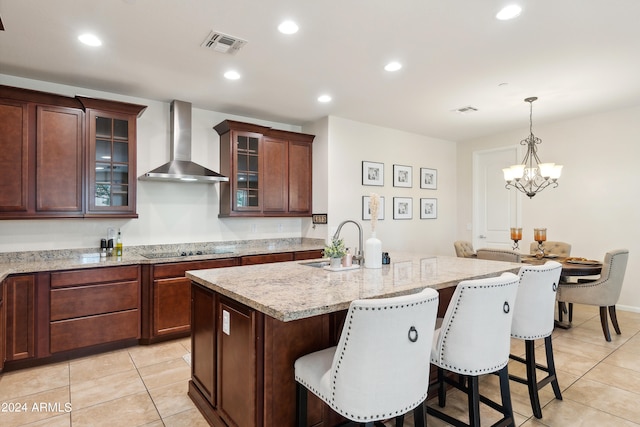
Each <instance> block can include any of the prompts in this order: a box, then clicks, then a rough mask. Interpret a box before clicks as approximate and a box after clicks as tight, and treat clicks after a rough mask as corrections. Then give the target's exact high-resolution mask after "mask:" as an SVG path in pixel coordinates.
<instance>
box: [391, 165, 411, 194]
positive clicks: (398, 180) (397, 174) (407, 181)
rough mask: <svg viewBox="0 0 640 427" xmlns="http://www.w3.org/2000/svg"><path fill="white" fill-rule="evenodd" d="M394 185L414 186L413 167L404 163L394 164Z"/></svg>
mask: <svg viewBox="0 0 640 427" xmlns="http://www.w3.org/2000/svg"><path fill="white" fill-rule="evenodd" d="M393 186H394V187H405V188H411V187H413V167H412V166H404V165H393Z"/></svg>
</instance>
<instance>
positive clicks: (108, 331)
mask: <svg viewBox="0 0 640 427" xmlns="http://www.w3.org/2000/svg"><path fill="white" fill-rule="evenodd" d="M140 288H141V286H140V266H137V265H135V266H123V267H105V268H93V269H82V270H70V271H62V272H55V273H51V290H50V304H51V312H50V315H49V321H50V343H49V345H50V351H51V353H58V352H62V351H69V350H75V349H79V348H85V347H90V346H94V345H98V344H106V343H111V342H116V341H123V340H128V339H137V338H140V313H141V310H140V298H141V297H140Z"/></svg>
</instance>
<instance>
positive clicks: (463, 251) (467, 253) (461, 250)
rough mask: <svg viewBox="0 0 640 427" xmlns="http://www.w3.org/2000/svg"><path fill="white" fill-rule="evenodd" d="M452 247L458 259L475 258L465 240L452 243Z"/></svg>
mask: <svg viewBox="0 0 640 427" xmlns="http://www.w3.org/2000/svg"><path fill="white" fill-rule="evenodd" d="M453 247H454V248H455V250H456V256H457V257H458V258H474V257H475V256H476V252H475V251H474V250H473V245H472V244H471V242H467V241H466V240H456V241H455V242H453Z"/></svg>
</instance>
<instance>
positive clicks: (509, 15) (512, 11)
mask: <svg viewBox="0 0 640 427" xmlns="http://www.w3.org/2000/svg"><path fill="white" fill-rule="evenodd" d="M520 12H522V8H521V7H520V6H518V5H517V4H510V5H509V6H505V7H503V8H502V9H501V10H500V12H498V13H497V14H496V18H497V19H499V20H501V21H506V20H508V19H513V18H515V17H516V16H519V15H520Z"/></svg>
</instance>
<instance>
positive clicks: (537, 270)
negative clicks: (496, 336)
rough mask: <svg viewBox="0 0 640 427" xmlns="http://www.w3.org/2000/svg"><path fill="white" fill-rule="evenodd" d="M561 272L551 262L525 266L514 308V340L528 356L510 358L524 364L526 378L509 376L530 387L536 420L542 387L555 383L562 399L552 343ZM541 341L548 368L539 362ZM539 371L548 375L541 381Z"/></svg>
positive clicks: (554, 389)
mask: <svg viewBox="0 0 640 427" xmlns="http://www.w3.org/2000/svg"><path fill="white" fill-rule="evenodd" d="M561 272H562V264H560V263H559V262H555V261H548V262H547V263H546V264H544V265H527V266H523V267H521V268H520V273H519V274H518V276H519V277H520V285H519V286H518V295H517V297H516V304H515V306H514V308H513V320H512V322H511V337H512V338H516V339H521V340H524V342H525V357H524V358H522V357H520V356H517V355H513V354H510V355H509V358H511V359H512V360H515V361H517V362H520V363H524V365H525V367H526V378H522V377H518V376H515V375H509V378H510V379H511V380H513V381H516V382H518V383H521V384H526V385H527V387H528V389H529V400H530V401H531V409H532V410H533V415H534V416H535V417H536V418H542V409H541V407H540V398H539V396H538V391H539V390H540V389H541V388H542V387H544V386H545V385H547V384H549V383H551V386H552V388H553V393H554V395H555V397H556V399H558V400H562V394H561V392H560V385H559V384H558V378H557V376H556V368H555V362H554V360H553V346H552V344H551V333H552V332H553V326H554V315H555V313H554V309H555V305H556V293H557V289H558V285H559V283H560V273H561ZM537 339H544V347H545V354H546V359H547V365H546V366H543V365H540V364H537V363H536V353H535V340H537ZM536 369H539V370H541V371H543V372H545V373H546V374H547V375H546V376H545V377H544V378H542V379H540V380H539V381H538V379H537V375H536Z"/></svg>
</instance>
